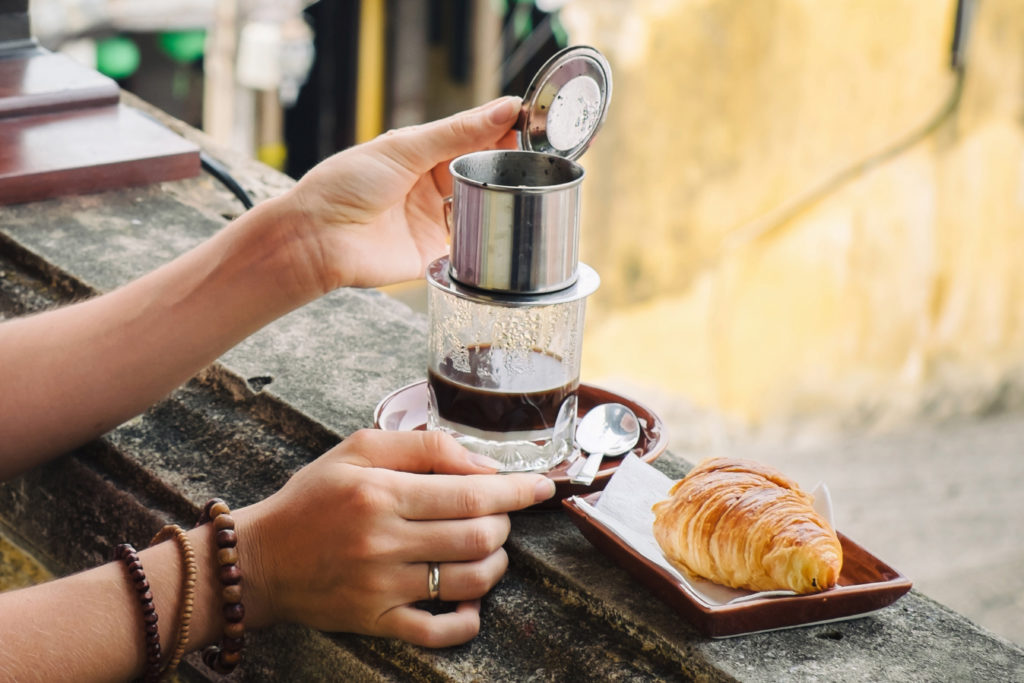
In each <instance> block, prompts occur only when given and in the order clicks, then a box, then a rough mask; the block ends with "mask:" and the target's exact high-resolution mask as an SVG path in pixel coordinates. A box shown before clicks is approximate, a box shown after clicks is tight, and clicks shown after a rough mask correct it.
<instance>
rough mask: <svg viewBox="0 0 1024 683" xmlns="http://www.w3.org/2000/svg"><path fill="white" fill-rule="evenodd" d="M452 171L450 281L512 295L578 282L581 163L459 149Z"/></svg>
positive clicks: (511, 152) (548, 156) (514, 152)
mask: <svg viewBox="0 0 1024 683" xmlns="http://www.w3.org/2000/svg"><path fill="white" fill-rule="evenodd" d="M450 170H451V173H452V177H453V179H454V191H453V193H452V204H451V211H452V216H451V229H452V235H451V266H450V268H451V270H450V274H451V277H452V279H453V280H455V281H457V282H459V283H460V284H463V285H467V286H469V287H476V288H479V289H483V290H487V291H491V292H502V293H510V294H544V293H548V292H555V291H558V290H561V289H565V288H566V287H569V286H571V285H572V284H573V283H574V282H575V281H576V272H577V266H578V263H579V227H580V184H581V183H582V181H583V175H584V171H583V167H582V166H580V165H579V164H577V163H576V162H575V161H572V160H570V159H566V158H564V157H560V156H555V155H552V154H544V153H540V152H529V151H524V150H494V151H485V152H474V153H472V154H467V155H465V156H461V157H459V158H457V159H455V160H454V161H453V162H452V163H451V167H450Z"/></svg>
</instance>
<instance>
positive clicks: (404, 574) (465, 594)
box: [391, 548, 508, 603]
mask: <svg viewBox="0 0 1024 683" xmlns="http://www.w3.org/2000/svg"><path fill="white" fill-rule="evenodd" d="M507 569H508V555H507V554H506V553H505V551H504V550H503V549H502V548H498V549H497V550H495V551H494V552H493V553H491V554H490V555H488V556H487V557H484V558H482V559H478V560H476V561H474V562H441V563H440V565H439V570H440V577H441V580H440V589H441V594H440V599H441V600H444V601H445V602H461V601H463V600H475V599H477V598H480V597H483V596H484V595H486V594H487V593H488V592H489V591H490V590H491V589H492V588H494V587H495V586H496V585H498V582H499V581H501V577H502V576H504V575H505V571H506V570H507ZM429 572H430V564H429V563H428V562H411V563H409V564H405V565H401V566H400V567H398V568H397V569H395V570H394V572H393V573H392V576H391V579H392V580H393V581H394V588H393V589H392V590H394V595H395V598H396V602H397V601H401V602H410V603H411V602H417V601H420V600H429V599H430V591H429V586H428V575H429Z"/></svg>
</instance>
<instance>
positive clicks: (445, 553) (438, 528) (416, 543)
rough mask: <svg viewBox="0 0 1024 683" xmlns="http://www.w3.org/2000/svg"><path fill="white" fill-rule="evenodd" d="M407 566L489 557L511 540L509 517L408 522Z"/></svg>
mask: <svg viewBox="0 0 1024 683" xmlns="http://www.w3.org/2000/svg"><path fill="white" fill-rule="evenodd" d="M406 525H407V526H406V527H405V528H404V529H403V532H405V537H406V539H407V543H406V546H405V547H404V548H403V549H402V554H401V556H400V557H401V559H402V560H405V561H406V562H429V561H433V562H467V561H473V560H479V559H481V558H483V557H487V556H488V555H490V554H491V553H493V552H495V551H496V550H497V549H498V548H500V547H501V546H502V545H503V544H504V543H505V541H506V540H507V539H508V534H509V531H510V530H511V528H512V526H511V522H509V519H508V515H506V514H504V513H502V514H496V515H485V516H483V517H474V518H472V519H444V520H430V521H415V522H412V521H410V522H406Z"/></svg>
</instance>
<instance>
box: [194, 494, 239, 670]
mask: <svg viewBox="0 0 1024 683" xmlns="http://www.w3.org/2000/svg"><path fill="white" fill-rule="evenodd" d="M207 521H212V522H213V528H214V539H215V541H216V543H217V564H218V566H219V567H220V569H219V570H218V576H219V578H220V582H221V585H222V586H223V590H222V591H221V597H222V599H223V601H224V605H223V608H222V610H223V614H224V621H225V624H224V635H223V637H222V638H221V641H220V645H211V646H209V647H208V648H206V649H205V650H204V651H203V663H204V664H206V666H208V667H210V668H211V669H213V670H214V671H216V672H217V673H219V674H222V675H226V674H229V673H231V672H232V671H233V670H234V669H235V667H236V666H238V663H239V662H240V661H241V659H242V647H243V646H244V645H245V624H244V623H243V620H244V619H245V608H244V607H243V606H242V570H241V569H239V567H238V549H237V548H236V546H237V545H238V537H237V536H236V535H235V520H234V518H233V517H232V516H231V509H230V508H228V504H227V503H225V502H224V501H223V500H221V499H220V498H214V499H212V500H211V501H210V502H208V503H207V504H206V507H205V508H204V509H203V514H202V516H201V517H200V518H199V522H198V524H204V523H206V522H207Z"/></svg>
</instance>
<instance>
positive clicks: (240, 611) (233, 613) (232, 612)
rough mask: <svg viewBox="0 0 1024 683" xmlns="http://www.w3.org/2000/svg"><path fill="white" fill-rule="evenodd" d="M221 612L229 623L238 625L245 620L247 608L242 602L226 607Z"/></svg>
mask: <svg viewBox="0 0 1024 683" xmlns="http://www.w3.org/2000/svg"><path fill="white" fill-rule="evenodd" d="M221 611H222V612H223V614H224V619H226V620H227V621H228V622H231V623H238V622H241V621H242V620H243V619H245V606H244V605H242V603H240V602H236V603H233V604H227V605H224V607H223V609H222V610H221Z"/></svg>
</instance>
